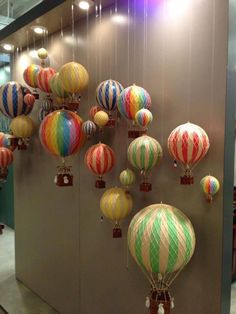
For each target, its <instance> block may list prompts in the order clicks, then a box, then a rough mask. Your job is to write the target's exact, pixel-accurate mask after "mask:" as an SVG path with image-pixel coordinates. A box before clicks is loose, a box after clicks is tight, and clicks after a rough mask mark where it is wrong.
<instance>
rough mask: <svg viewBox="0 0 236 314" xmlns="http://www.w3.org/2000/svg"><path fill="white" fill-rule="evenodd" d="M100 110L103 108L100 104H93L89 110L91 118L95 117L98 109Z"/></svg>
mask: <svg viewBox="0 0 236 314" xmlns="http://www.w3.org/2000/svg"><path fill="white" fill-rule="evenodd" d="M100 110H102V109H101V108H100V107H99V106H92V107H91V108H90V110H89V116H90V118H91V120H93V119H94V116H95V114H96V113H97V112H98V111H100Z"/></svg>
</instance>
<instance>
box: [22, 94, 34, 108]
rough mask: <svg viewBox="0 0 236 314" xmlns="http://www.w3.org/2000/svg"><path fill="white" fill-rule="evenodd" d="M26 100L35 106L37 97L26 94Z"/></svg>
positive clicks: (29, 104)
mask: <svg viewBox="0 0 236 314" xmlns="http://www.w3.org/2000/svg"><path fill="white" fill-rule="evenodd" d="M24 102H25V103H26V105H27V106H29V107H33V105H34V103H35V97H34V95H32V94H26V95H25V96H24Z"/></svg>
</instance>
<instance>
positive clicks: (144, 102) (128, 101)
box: [117, 85, 151, 138]
mask: <svg viewBox="0 0 236 314" xmlns="http://www.w3.org/2000/svg"><path fill="white" fill-rule="evenodd" d="M150 107H151V97H150V95H149V94H148V92H147V91H146V90H145V89H144V88H142V87H140V86H137V85H132V86H129V87H127V88H125V89H124V90H123V91H122V92H121V94H120V96H119V97H118V103H117V108H118V110H119V112H120V113H121V115H122V116H123V117H125V118H126V119H129V120H131V121H132V125H131V128H130V130H129V132H128V136H129V137H130V138H136V137H139V136H140V135H142V134H144V132H143V131H142V130H137V129H136V128H135V115H136V113H137V112H138V111H139V110H140V109H150Z"/></svg>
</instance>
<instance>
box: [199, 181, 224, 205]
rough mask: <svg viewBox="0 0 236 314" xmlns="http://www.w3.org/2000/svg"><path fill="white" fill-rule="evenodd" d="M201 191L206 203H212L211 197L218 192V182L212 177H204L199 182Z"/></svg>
mask: <svg viewBox="0 0 236 314" xmlns="http://www.w3.org/2000/svg"><path fill="white" fill-rule="evenodd" d="M200 186H201V190H202V191H203V193H205V195H206V199H207V201H208V202H212V200H213V196H214V195H215V194H216V193H217V192H218V191H219V189H220V182H219V180H217V178H215V177H213V176H210V175H208V176H205V177H204V178H202V180H201V181H200Z"/></svg>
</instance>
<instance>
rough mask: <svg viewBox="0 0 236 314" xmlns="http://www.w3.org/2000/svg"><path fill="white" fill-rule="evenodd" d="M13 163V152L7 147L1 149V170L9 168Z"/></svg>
mask: <svg viewBox="0 0 236 314" xmlns="http://www.w3.org/2000/svg"><path fill="white" fill-rule="evenodd" d="M12 162H13V153H12V151H11V150H10V149H8V148H6V147H0V168H7V167H8V166H10V164H11V163H12Z"/></svg>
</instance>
